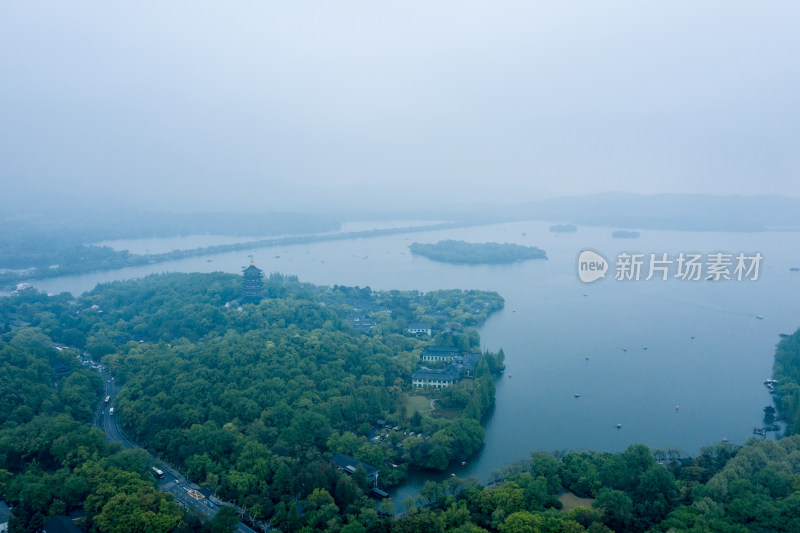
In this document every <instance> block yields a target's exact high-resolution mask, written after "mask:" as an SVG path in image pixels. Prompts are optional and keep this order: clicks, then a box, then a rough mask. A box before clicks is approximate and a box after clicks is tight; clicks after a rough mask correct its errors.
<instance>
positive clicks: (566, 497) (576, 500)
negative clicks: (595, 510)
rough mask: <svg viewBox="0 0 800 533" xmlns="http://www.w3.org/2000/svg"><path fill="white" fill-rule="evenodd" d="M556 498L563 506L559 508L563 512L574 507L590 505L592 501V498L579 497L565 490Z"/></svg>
mask: <svg viewBox="0 0 800 533" xmlns="http://www.w3.org/2000/svg"><path fill="white" fill-rule="evenodd" d="M558 500H559V501H560V502H561V504H562V505H563V506H564V507H562V508H561V510H562V511H564V512H565V513H568V512H570V511H571V510H573V509H575V508H576V507H591V506H592V503H594V498H581V497H579V496H575V494H573V493H571V492H565V493H564V494H562V495H560V496H559V497H558Z"/></svg>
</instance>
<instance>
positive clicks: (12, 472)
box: [0, 328, 197, 533]
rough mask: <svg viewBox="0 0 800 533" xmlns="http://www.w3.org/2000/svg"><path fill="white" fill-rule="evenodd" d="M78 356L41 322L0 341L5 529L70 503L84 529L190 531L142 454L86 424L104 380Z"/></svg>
mask: <svg viewBox="0 0 800 533" xmlns="http://www.w3.org/2000/svg"><path fill="white" fill-rule="evenodd" d="M77 361H78V359H77V358H76V357H75V353H74V352H71V351H70V350H64V351H61V352H58V351H56V350H54V349H53V344H52V341H51V340H50V339H49V338H48V337H46V336H45V335H44V334H43V333H42V332H41V331H40V330H39V329H36V328H19V329H17V330H16V331H14V332H13V333H12V334H10V335H7V336H4V340H3V341H2V342H1V343H0V407H1V408H0V495H2V497H3V498H5V499H6V500H7V501H9V502H11V503H12V505H14V513H13V516H12V517H11V521H10V524H9V527H10V529H9V531H11V532H12V533H13V532H23V531H38V530H39V528H41V526H42V525H43V524H44V522H45V521H46V519H47V517H48V516H50V515H54V514H64V513H66V512H68V511H69V510H71V509H74V508H83V510H84V511H85V517H84V518H83V519H82V526H83V529H84V530H85V531H100V532H114V533H128V532H131V531H145V529H146V530H147V531H152V532H164V533H166V532H169V531H175V530H176V529H177V528H181V530H182V531H191V530H193V529H192V526H190V523H189V522H190V521H184V520H183V513H182V512H181V510H180V509H179V508H178V506H177V505H176V504H175V503H174V501H173V499H172V496H168V495H166V494H164V493H162V492H160V491H158V489H157V488H156V485H155V482H154V480H153V478H152V477H151V476H150V475H149V473H148V470H149V468H150V467H149V458H148V457H147V454H146V453H144V452H142V451H138V452H137V451H122V449H121V448H120V447H119V446H118V445H115V444H108V443H107V442H106V437H105V435H104V434H103V433H102V432H100V431H99V430H96V429H91V428H90V425H89V421H90V420H91V417H92V415H93V413H94V406H95V404H96V403H97V400H98V396H99V394H100V392H101V391H102V379H101V377H100V376H99V375H98V374H97V373H96V372H91V371H89V370H86V369H82V368H80V365H78V364H76V362H77ZM61 365H63V367H62V366H61ZM64 367H66V368H68V369H69V375H68V376H61V377H59V375H58V374H57V373H56V371H55V370H54V368H58V369H60V370H61V373H62V374H63V373H66V372H64V370H63V368H64ZM192 524H193V525H194V526H197V523H196V522H192ZM134 525H135V527H134Z"/></svg>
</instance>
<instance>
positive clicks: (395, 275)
mask: <svg viewBox="0 0 800 533" xmlns="http://www.w3.org/2000/svg"><path fill="white" fill-rule="evenodd" d="M548 226H549V224H548V223H544V222H538V221H529V222H516V223H508V224H496V225H487V226H480V227H471V228H460V229H450V230H444V231H435V232H419V233H408V234H401V235H392V236H386V237H378V238H369V239H352V240H343V241H331V242H319V243H313V244H303V245H293V246H280V247H272V248H261V249H257V250H253V251H247V252H236V253H229V254H222V255H214V256H209V257H202V258H191V259H185V260H180V261H173V262H169V263H161V264H156V265H147V266H143V267H134V268H126V269H122V270H117V271H110V272H95V273H91V274H86V275H81V276H69V277H61V278H53V279H48V280H41V281H35V282H33V284H34V285H35V286H36V287H37V288H39V289H40V290H44V291H48V292H52V293H58V292H62V291H70V292H72V293H74V294H79V293H81V292H83V291H86V290H90V289H92V288H93V287H94V286H95V285H96V284H97V283H99V282H108V281H114V280H123V279H129V278H135V277H142V276H145V275H147V274H150V273H155V272H212V271H224V272H232V273H239V272H240V271H241V268H242V266H244V265H246V264H247V263H248V262H249V260H248V259H247V255H249V254H250V253H252V254H253V255H254V256H255V262H256V265H257V266H259V267H260V268H262V269H263V270H265V271H266V272H273V271H280V272H282V273H286V274H296V275H297V276H299V278H300V279H301V280H302V281H308V282H312V283H316V284H326V285H333V284H344V285H359V286H362V287H364V286H370V287H372V288H373V289H418V290H422V291H428V290H433V289H439V288H463V289H485V290H494V291H497V292H499V293H500V294H501V295H502V296H503V297H504V298H505V300H506V305H505V309H503V310H502V311H500V312H498V313H496V314H495V315H493V316H492V317H490V318H489V320H488V321H487V322H486V324H484V325H483V327H481V328H480V333H481V339H482V343H483V345H484V346H485V347H486V348H488V349H490V350H493V351H496V350H497V349H499V348H500V347H502V348H503V350H504V351H505V353H506V365H507V369H506V371H505V374H504V376H503V377H502V378H498V380H497V396H496V406H495V408H494V409H493V410H492V412H490V413H489V414H488V415H487V416H486V418H485V420H484V427H485V429H486V439H485V445H484V447H483V449H482V451H481V452H479V454H477V455H476V456H475V457H473V458H472V459H471V460H470V461H469V462H468V464H467V465H465V466H460V465H458V466H455V467H453V468H452V469H450V470H448V471H447V472H443V473H441V474H440V475H436V474H433V475H432V474H429V473H424V474H414V475H412V476H411V478H410V479H409V481H408V482H407V483H405V484H404V485H403V486H402V487H400V488H399V489H397V490H396V491H394V494H393V495H394V500H395V501H396V502H398V503H402V501H403V500H404V499H405V498H406V497H407V496H410V495H412V494H414V493H415V492H416V491H417V490H418V489H419V487H420V486H421V484H422V483H423V482H424V481H425V480H427V479H443V478H445V477H448V476H450V474H453V473H454V474H456V475H458V476H470V475H472V476H477V477H478V478H479V479H481V480H482V481H485V480H486V479H487V478H488V477H489V476H490V474H491V472H492V471H493V470H495V469H499V468H502V467H503V466H504V465H506V464H508V463H510V462H513V461H516V460H519V459H524V458H526V457H527V456H528V454H529V452H530V450H534V449H538V450H545V451H553V450H560V449H585V450H600V451H621V450H624V449H625V447H626V446H627V445H628V444H630V443H644V444H647V445H649V446H653V447H666V446H673V447H677V448H680V449H681V450H683V451H684V452H685V453H686V454H696V453H697V452H698V451H699V449H700V448H701V447H702V446H705V445H709V444H713V443H716V442H719V441H720V440H722V439H728V440H729V441H731V442H733V443H740V444H741V443H743V442H745V441H746V440H747V439H748V438H750V437H752V431H753V428H754V427H755V426H760V425H761V417H762V408H763V407H764V406H766V405H768V404H770V403H771V398H770V396H769V394H768V392H767V390H766V388H765V387H764V385H763V381H764V380H765V379H767V378H768V377H770V376H771V370H772V358H773V353H774V347H775V344H776V343H777V342H778V340H779V337H778V335H779V334H780V333H792V332H793V331H794V330H795V329H796V328H797V327H798V325H799V324H800V298H798V294H800V272H793V271H790V270H789V269H790V267H796V266H800V233H793V232H765V233H716V232H677V231H642V232H641V237H640V238H638V239H614V238H612V237H611V233H612V231H613V230H614V229H616V228H596V227H595V228H589V227H580V228H579V231H578V232H577V233H551V232H549V231H548ZM441 239H460V240H467V241H471V242H487V241H496V242H512V243H517V244H524V245H532V246H538V247H540V248H543V249H544V250H545V251H546V252H547V255H548V258H549V259H548V260H547V261H541V260H532V261H527V262H523V263H515V264H511V265H492V266H462V265H452V264H444V263H436V262H433V261H430V260H427V259H424V258H421V257H415V256H412V255H411V254H410V253H409V251H408V245H409V244H410V243H412V242H414V241H418V242H436V241H438V240H441ZM149 244H152V243H149ZM209 244H211V241H209ZM584 248H591V249H594V250H596V251H598V252H600V253H601V254H603V255H604V256H605V257H606V258H608V259H609V260H611V262H612V271H611V272H609V273H608V275H607V278H606V279H604V280H600V281H598V282H595V283H593V284H584V283H582V282H580V281H579V279H578V277H577V274H576V260H577V256H578V253H579V252H580V251H581V250H582V249H584ZM621 251H633V252H642V253H646V254H649V253H656V254H659V255H660V254H661V253H664V252H667V253H669V254H671V255H676V254H678V253H680V252H699V253H703V254H706V253H712V252H718V251H722V252H727V253H732V254H734V255H735V254H738V253H739V252H745V253H747V254H750V253H755V252H760V253H761V254H762V256H763V257H764V260H763V262H762V264H761V266H760V272H759V274H760V278H759V279H758V280H757V281H749V280H745V281H734V280H731V281H720V282H706V281H681V280H678V279H670V280H668V281H661V280H660V279H657V280H656V279H654V280H651V281H625V282H624V281H616V280H614V279H613V276H614V272H613V262H614V259H615V257H616V255H617V254H618V253H619V252H621ZM671 273H674V272H671ZM644 274H645V275H646V271H645V273H644ZM643 277H644V276H643ZM759 317H760V318H759ZM645 347H646V349H645ZM587 357H588V360H587V359H586V358H587ZM576 394H577V395H580V397H579V398H576V397H575V395H576ZM676 406H678V407H679V409H676ZM617 424H621V425H622V427H621V428H620V429H617V428H616V425H617Z"/></svg>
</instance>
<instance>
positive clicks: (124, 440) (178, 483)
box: [92, 366, 256, 533]
mask: <svg viewBox="0 0 800 533" xmlns="http://www.w3.org/2000/svg"><path fill="white" fill-rule="evenodd" d="M98 371H99V372H100V374H101V375H102V376H103V383H104V390H105V392H104V394H103V398H101V399H100V400H99V401H98V403H97V408H96V409H95V414H94V420H93V421H92V426H93V427H96V428H98V429H100V430H102V431H103V432H104V433H105V434H106V435H107V436H108V440H110V441H112V442H119V443H121V444H122V446H124V447H125V448H128V449H131V450H132V449H134V448H141V446H139V445H138V444H136V442H134V441H133V440H131V439H130V438H128V437H127V436H126V435H125V433H124V432H123V431H122V428H121V427H120V425H119V421H118V418H117V416H116V415H114V414H112V413H111V408H113V407H114V403H115V400H116V398H117V394H119V391H120V387H119V386H118V385H117V384H116V383H115V382H114V377H113V376H111V374H110V373H109V371H108V369H107V368H105V367H104V366H98ZM106 396H108V397H109V402H108V405H106V404H105V402H104V398H105V397H106ZM145 452H147V450H145ZM147 454H148V456H149V457H150V459H151V461H154V460H153V457H152V455H150V453H149V452H147ZM161 470H162V471H163V472H164V477H163V479H159V480H158V488H159V489H161V490H162V491H163V492H167V493H169V494H172V495H173V496H175V502H176V503H177V504H178V505H180V506H181V507H183V508H184V509H191V510H194V511H195V512H197V513H199V514H200V516H202V517H203V518H204V519H206V520H209V519H211V518H213V517H214V515H216V514H217V510H218V509H219V506H218V505H216V504H214V503H213V502H212V501H211V499H210V498H211V493H210V491H209V490H208V489H206V488H203V487H200V486H198V485H195V484H194V483H192V482H190V481H189V480H187V479H186V478H185V477H184V476H182V475H181V474H180V473H179V472H177V471H175V470H174V469H172V468H170V467H168V466H166V465H164V466H162V467H161ZM216 501H219V500H216ZM236 533H256V532H255V531H254V530H253V529H251V528H249V527H248V526H246V525H245V524H244V523H242V522H239V524H238V525H237V527H236Z"/></svg>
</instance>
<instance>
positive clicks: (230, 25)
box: [0, 0, 800, 209]
mask: <svg viewBox="0 0 800 533" xmlns="http://www.w3.org/2000/svg"><path fill="white" fill-rule="evenodd" d="M798 22H800V3H799V2H797V1H796V0H792V1H770V2H752V1H748V2H739V1H731V0H724V1H710V0H704V1H696V0H685V1H670V2H642V1H641V0H639V1H628V2H619V1H609V0H604V1H582V2H575V1H555V0H552V1H548V2H536V1H530V0H529V1H525V2H512V1H502V2H488V1H483V2H472V1H465V0H459V1H452V2H448V1H410V2H408V1H407V2H389V1H384V2H376V1H369V2H366V1H365V2H343V1H325V2H264V1H258V2H255V1H254V2H244V1H237V2H199V1H194V0H193V1H187V2H176V1H169V2H126V3H122V2H106V1H102V2H78V1H72V2H55V1H52V2H38V1H7V2H3V3H2V4H0V72H1V73H2V78H1V79H2V83H0V180H1V183H0V185H2V190H3V191H4V194H3V197H4V198H5V199H6V201H9V200H11V199H18V198H27V199H31V198H47V197H51V198H52V197H58V198H66V199H71V198H74V197H92V198H106V199H112V198H116V199H117V201H119V202H121V203H126V202H127V203H134V204H140V205H145V206H153V207H167V206H170V205H179V206H181V207H186V206H197V207H202V208H208V207H213V206H220V207H225V208H228V207H232V206H237V205H240V206H242V207H244V208H246V209H280V208H292V209H298V208H300V207H301V206H303V205H304V204H305V203H306V202H308V204H309V205H310V206H323V205H326V204H327V205H330V204H334V203H338V202H347V203H348V204H349V205H358V204H362V205H372V206H383V205H415V204H417V203H421V204H424V205H435V204H452V203H469V202H479V201H487V200H488V201H492V202H519V201H524V200H529V199H535V198H539V197H542V196H547V195H562V194H586V193H596V192H603V191H609V190H616V191H627V192H638V193H657V192H702V193H718V194H730V193H737V194H761V193H767V194H787V195H792V196H800V175H799V172H798V171H799V170H800V109H799V108H798V95H800V60H798V50H800V31H798Z"/></svg>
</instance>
